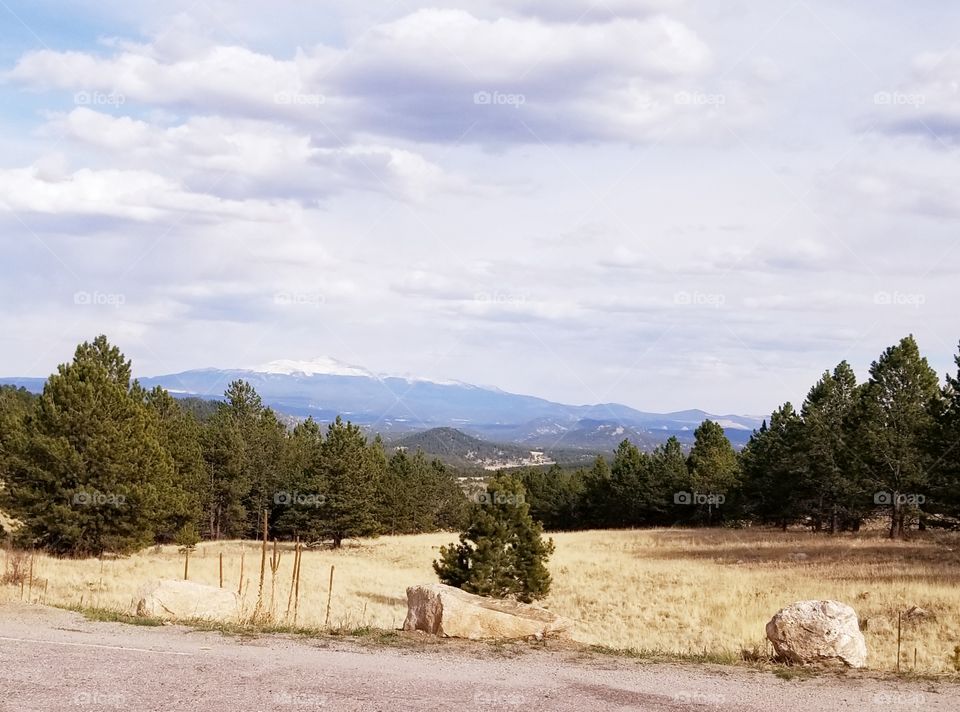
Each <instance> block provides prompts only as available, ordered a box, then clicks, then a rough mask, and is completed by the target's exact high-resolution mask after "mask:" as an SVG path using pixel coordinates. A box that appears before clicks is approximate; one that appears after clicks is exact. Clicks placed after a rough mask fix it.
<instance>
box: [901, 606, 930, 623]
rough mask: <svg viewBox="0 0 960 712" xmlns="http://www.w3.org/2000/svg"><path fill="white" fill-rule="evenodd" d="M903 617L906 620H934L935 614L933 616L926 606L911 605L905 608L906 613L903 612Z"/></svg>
mask: <svg viewBox="0 0 960 712" xmlns="http://www.w3.org/2000/svg"><path fill="white" fill-rule="evenodd" d="M903 618H904V620H908V621H926V620H934V619H935V618H936V616H934V615H933V614H932V613H931V612H930V611H928V610H927V609H926V608H920V606H911V607H910V608H908V609H907V611H906V613H904V614H903Z"/></svg>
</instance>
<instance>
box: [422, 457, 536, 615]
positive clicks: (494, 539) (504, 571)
mask: <svg viewBox="0 0 960 712" xmlns="http://www.w3.org/2000/svg"><path fill="white" fill-rule="evenodd" d="M553 550H554V546H553V541H552V540H549V539H548V540H546V541H544V539H543V527H542V526H541V525H540V524H539V523H538V522H536V521H534V519H533V518H532V517H531V516H530V511H529V505H528V504H527V502H526V499H525V493H524V489H523V485H522V484H521V482H520V480H519V479H518V478H516V477H513V476H510V475H498V476H497V477H495V478H494V479H492V480H491V481H490V483H489V484H488V486H487V492H486V495H485V496H484V497H482V499H481V502H480V503H478V504H476V505H475V506H474V507H473V509H472V511H471V513H470V518H469V522H468V524H467V526H466V528H465V529H464V530H463V531H462V532H461V534H460V543H459V545H454V544H451V545H450V546H443V547H441V548H440V558H439V560H437V561H434V563H433V568H434V571H436V573H437V576H438V577H439V578H440V580H441V581H442V582H443V583H445V584H448V585H450V586H456V587H458V588H462V589H463V590H464V591H467V592H469V593H475V594H478V595H481V596H492V597H495V598H506V597H508V596H510V597H515V598H516V599H517V600H519V601H522V602H524V603H529V602H531V601H533V600H535V599H539V598H543V597H544V596H546V595H547V594H548V593H549V591H550V573H549V571H548V570H547V567H546V562H547V560H548V559H549V557H550V555H551V554H552V553H553Z"/></svg>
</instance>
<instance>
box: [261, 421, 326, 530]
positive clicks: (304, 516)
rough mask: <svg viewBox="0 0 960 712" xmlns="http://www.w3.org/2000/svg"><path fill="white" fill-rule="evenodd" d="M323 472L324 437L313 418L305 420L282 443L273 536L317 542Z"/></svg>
mask: <svg viewBox="0 0 960 712" xmlns="http://www.w3.org/2000/svg"><path fill="white" fill-rule="evenodd" d="M322 469H323V433H322V431H321V429H320V425H319V424H318V423H317V422H316V421H315V420H314V419H313V418H307V419H306V420H305V421H304V422H302V423H298V424H297V425H296V426H295V427H294V429H293V431H292V432H291V433H290V435H289V436H288V437H287V438H286V441H285V447H284V449H283V464H282V467H281V472H282V474H281V479H280V482H279V483H278V490H277V492H276V493H275V494H274V502H273V505H274V511H275V512H276V513H277V517H276V523H275V525H274V531H275V533H276V534H278V535H280V536H286V537H289V538H291V539H292V538H294V537H300V538H301V539H303V540H311V539H318V538H319V536H320V535H319V533H318V528H319V526H318V519H319V517H320V507H321V506H322V505H323V498H324V494H323V492H324V489H325V485H324V479H323V473H322Z"/></svg>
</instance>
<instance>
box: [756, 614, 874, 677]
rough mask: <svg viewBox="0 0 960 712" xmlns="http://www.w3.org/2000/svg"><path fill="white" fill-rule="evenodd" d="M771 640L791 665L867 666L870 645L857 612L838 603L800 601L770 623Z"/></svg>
mask: <svg viewBox="0 0 960 712" xmlns="http://www.w3.org/2000/svg"><path fill="white" fill-rule="evenodd" d="M767 638H768V639H769V640H770V642H771V643H773V647H774V649H775V650H776V651H777V655H779V656H780V658H781V659H782V660H785V661H786V662H791V663H801V664H802V663H816V662H842V663H843V664H844V665H848V666H849V667H854V668H860V667H864V666H865V665H866V664H867V644H866V641H864V639H863V634H862V633H861V632H860V625H859V622H858V621H857V612H856V611H854V610H853V609H852V608H851V607H850V606H848V605H847V604H845V603H839V602H837V601H799V602H797V603H794V604H792V605H790V606H787V607H786V608H784V609H783V610H781V611H779V612H778V613H777V614H776V615H775V616H774V617H773V618H772V619H771V620H770V622H769V623H767Z"/></svg>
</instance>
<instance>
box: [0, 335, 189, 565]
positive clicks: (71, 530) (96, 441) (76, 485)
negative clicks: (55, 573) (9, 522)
mask: <svg viewBox="0 0 960 712" xmlns="http://www.w3.org/2000/svg"><path fill="white" fill-rule="evenodd" d="M133 389H134V386H133V384H131V382H130V362H129V361H128V360H126V359H125V358H124V356H123V354H122V353H120V350H119V349H117V348H116V347H115V346H112V345H110V344H109V343H108V341H107V339H106V337H104V336H99V337H97V338H96V339H94V341H93V342H87V343H83V344H81V345H80V346H78V347H77V350H76V353H75V355H74V358H73V361H72V362H71V363H68V364H63V365H61V366H60V367H59V368H58V371H57V373H55V374H53V375H52V376H51V377H50V378H49V379H48V381H47V383H46V385H45V386H44V390H43V395H42V396H41V397H40V399H39V402H38V403H37V408H36V412H35V414H34V415H33V416H32V417H30V418H29V419H28V421H27V422H26V430H25V433H24V434H23V436H22V437H20V438H18V441H17V451H16V452H14V453H13V457H12V458H10V462H9V464H8V465H7V471H6V473H5V474H6V478H5V480H6V481H5V487H4V490H3V492H2V502H0V506H2V508H3V510H4V511H5V512H7V513H8V514H9V515H11V516H12V517H14V518H15V519H17V520H19V521H20V522H21V523H22V526H21V528H20V529H19V531H18V532H17V535H18V538H19V540H20V542H21V543H23V544H25V545H28V546H36V547H40V548H43V549H46V550H48V551H51V552H53V553H56V554H68V555H77V556H82V555H98V554H101V553H103V552H105V551H117V552H129V551H135V550H137V549H139V548H141V547H143V546H145V545H147V544H150V543H151V542H153V541H154V539H155V535H156V534H157V532H158V530H159V529H160V527H161V526H162V524H163V523H164V522H165V521H167V520H169V518H170V517H171V516H172V512H173V511H175V509H176V506H177V503H176V502H173V501H171V497H170V493H171V491H174V490H175V487H173V484H172V483H173V479H174V465H173V461H172V458H171V457H170V455H169V454H168V453H167V452H166V451H165V450H164V448H163V446H162V442H161V441H162V436H161V433H160V432H159V430H160V429H159V427H158V420H157V418H156V417H154V415H153V414H152V413H151V412H150V411H149V409H148V408H147V407H146V405H145V404H144V403H143V400H142V397H140V393H142V391H138V392H137V393H135V392H134V390H133Z"/></svg>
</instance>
